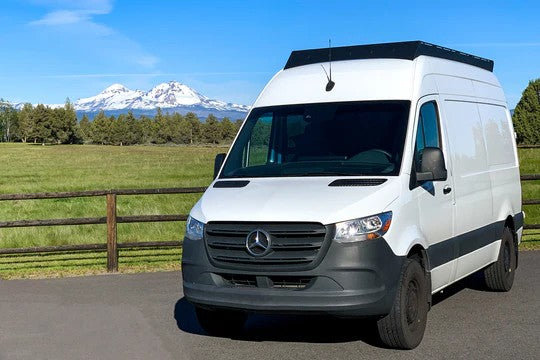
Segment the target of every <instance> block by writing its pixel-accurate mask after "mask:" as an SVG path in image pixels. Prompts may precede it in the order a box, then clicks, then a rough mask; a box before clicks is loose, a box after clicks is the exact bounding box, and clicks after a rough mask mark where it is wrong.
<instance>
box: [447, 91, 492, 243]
mask: <svg viewBox="0 0 540 360" xmlns="http://www.w3.org/2000/svg"><path fill="white" fill-rule="evenodd" d="M443 105H444V109H445V113H446V117H445V121H446V130H447V132H448V142H449V144H450V148H451V154H452V155H451V156H452V164H453V167H454V169H453V174H452V175H453V176H454V186H455V202H456V205H455V211H456V213H455V219H456V221H455V224H456V228H455V232H454V234H455V235H460V234H464V233H466V232H469V231H472V230H476V229H479V228H481V227H483V226H485V225H487V224H490V223H492V222H493V216H492V208H493V205H492V200H491V179H490V174H489V168H488V157H487V152H486V144H485V141H484V135H483V128H482V122H481V121H480V117H479V114H478V109H477V105H476V103H474V102H467V101H463V100H457V99H452V98H448V97H447V98H446V99H445V101H444V104H443Z"/></svg>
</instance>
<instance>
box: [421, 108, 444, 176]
mask: <svg viewBox="0 0 540 360" xmlns="http://www.w3.org/2000/svg"><path fill="white" fill-rule="evenodd" d="M440 139H441V137H440V131H439V116H438V113H437V104H436V103H435V101H430V102H427V103H425V104H423V105H422V107H421V108H420V115H419V117H418V129H417V131H416V145H415V151H414V153H415V155H414V160H415V161H414V162H415V164H416V165H415V166H416V171H420V169H421V167H422V152H423V151H424V149H425V148H426V147H436V148H441V140H440Z"/></svg>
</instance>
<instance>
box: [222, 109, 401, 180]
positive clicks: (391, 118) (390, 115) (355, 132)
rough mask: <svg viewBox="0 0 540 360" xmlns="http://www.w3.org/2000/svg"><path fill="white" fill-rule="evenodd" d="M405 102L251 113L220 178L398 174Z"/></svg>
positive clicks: (253, 111) (256, 110)
mask: <svg viewBox="0 0 540 360" xmlns="http://www.w3.org/2000/svg"><path fill="white" fill-rule="evenodd" d="M409 108H410V102H409V101H376V102H339V103H317V104H302V105H286V106H275V107H263V108H255V109H253V110H252V112H251V114H250V116H249V118H248V119H247V120H246V123H245V124H244V126H243V127H242V130H241V132H240V134H239V136H238V138H237V139H236V142H235V143H234V144H233V147H232V149H231V152H230V155H229V156H228V158H227V161H226V163H225V165H224V167H223V171H222V173H221V176H220V178H239V177H285V176H355V175H357V176H362V175H369V176H373V175H397V174H398V173H399V169H400V165H401V160H402V155H403V146H404V142H405V133H406V130H407V119H408V115H409Z"/></svg>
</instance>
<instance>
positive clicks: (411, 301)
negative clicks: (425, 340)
mask: <svg viewBox="0 0 540 360" xmlns="http://www.w3.org/2000/svg"><path fill="white" fill-rule="evenodd" d="M406 294H407V295H406V296H407V297H406V299H407V302H406V304H405V309H406V312H405V316H406V318H407V324H408V325H413V324H415V323H416V322H417V319H418V283H417V282H416V281H415V280H411V281H409V284H408V286H407V293H406Z"/></svg>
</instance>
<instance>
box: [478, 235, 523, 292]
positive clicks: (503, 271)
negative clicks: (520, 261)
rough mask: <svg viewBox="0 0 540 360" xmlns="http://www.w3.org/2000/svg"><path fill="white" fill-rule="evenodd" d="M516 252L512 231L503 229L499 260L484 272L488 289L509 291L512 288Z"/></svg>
mask: <svg viewBox="0 0 540 360" xmlns="http://www.w3.org/2000/svg"><path fill="white" fill-rule="evenodd" d="M516 251H517V250H516V246H515V244H514V235H512V231H511V230H510V229H509V228H504V231H503V236H502V240H501V249H500V251H499V258H498V259H497V261H496V262H494V263H493V264H491V265H489V266H488V267H487V268H486V269H485V270H484V277H485V278H486V285H487V287H488V289H490V290H493V291H509V290H510V289H511V288H512V285H513V284H514V274H515V272H516V265H517V254H516Z"/></svg>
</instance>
